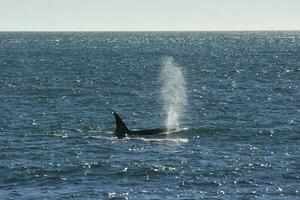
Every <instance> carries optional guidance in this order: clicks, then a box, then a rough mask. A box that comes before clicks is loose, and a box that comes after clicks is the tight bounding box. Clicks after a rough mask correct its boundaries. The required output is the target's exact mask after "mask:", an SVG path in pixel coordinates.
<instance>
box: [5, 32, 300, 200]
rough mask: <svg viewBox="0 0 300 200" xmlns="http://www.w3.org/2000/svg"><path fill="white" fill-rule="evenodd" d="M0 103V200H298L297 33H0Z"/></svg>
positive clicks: (299, 94) (299, 80) (299, 79)
mask: <svg viewBox="0 0 300 200" xmlns="http://www.w3.org/2000/svg"><path fill="white" fill-rule="evenodd" d="M165 56H171V57H173V58H174V61H175V62H176V63H177V64H178V65H180V66H181V67H182V70H183V73H184V76H185V79H186V83H187V91H186V92H187V96H188V103H187V105H186V107H185V113H184V114H183V116H184V118H183V119H182V121H181V127H185V128H188V130H183V131H180V132H177V133H172V134H169V135H162V136H156V137H150V138H149V137H147V138H129V139H123V140H119V139H116V138H115V137H114V136H113V135H112V132H113V130H114V128H115V125H114V119H113V116H112V113H111V112H112V111H117V112H118V113H119V114H120V115H121V116H122V117H123V118H124V120H125V122H126V123H127V125H128V127H129V128H138V127H145V128H146V127H151V128H155V127H161V126H164V120H165V118H166V114H165V113H164V111H163V102H162V98H161V97H160V89H161V85H162V80H160V79H159V76H160V71H161V63H162V60H163V58H164V57H165ZM0 102H1V104H0V111H1V112H0V194H1V196H0V199H228V200H232V199H290V200H295V199H300V125H299V124H300V32H225V33H223V32H199V33H189V32H185V33H168V32H165V33H0Z"/></svg>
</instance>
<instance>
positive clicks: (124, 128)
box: [113, 112, 176, 139]
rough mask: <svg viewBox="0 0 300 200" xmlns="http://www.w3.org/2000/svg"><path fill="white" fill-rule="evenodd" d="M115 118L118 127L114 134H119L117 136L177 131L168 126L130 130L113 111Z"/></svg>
mask: <svg viewBox="0 0 300 200" xmlns="http://www.w3.org/2000/svg"><path fill="white" fill-rule="evenodd" d="M113 114H114V116H115V119H116V129H115V132H114V135H115V136H117V138H119V139H121V138H125V137H126V136H128V135H136V136H139V135H144V136H145V135H159V134H161V133H166V132H170V131H175V130H176V129H175V128H174V129H171V130H168V129H167V128H153V129H139V130H129V129H128V128H127V126H126V125H125V123H124V122H123V120H122V119H121V117H120V116H119V115H118V114H117V113H115V112H113Z"/></svg>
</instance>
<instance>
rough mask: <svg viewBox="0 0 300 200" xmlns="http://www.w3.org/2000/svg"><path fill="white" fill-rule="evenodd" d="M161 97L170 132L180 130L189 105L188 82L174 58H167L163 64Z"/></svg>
mask: <svg viewBox="0 0 300 200" xmlns="http://www.w3.org/2000/svg"><path fill="white" fill-rule="evenodd" d="M160 78H161V80H162V88H161V96H162V99H163V101H164V110H165V112H166V116H167V118H166V120H165V124H166V127H167V129H168V130H172V129H179V126H180V119H181V117H182V114H183V113H184V105H185V104H186V103H187V95H186V82H185V79H184V76H183V73H182V69H181V67H180V66H179V65H178V64H176V63H175V62H174V59H173V58H172V57H166V58H165V59H164V60H163V62H162V71H161V75H160Z"/></svg>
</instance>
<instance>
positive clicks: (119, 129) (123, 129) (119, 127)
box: [113, 112, 129, 137]
mask: <svg viewBox="0 0 300 200" xmlns="http://www.w3.org/2000/svg"><path fill="white" fill-rule="evenodd" d="M113 113H114V115H115V119H116V130H115V135H116V136H117V137H125V136H126V134H127V133H128V132H129V129H128V128H127V126H126V125H125V123H124V122H123V120H122V119H121V117H120V116H119V115H118V114H117V113H115V112H113Z"/></svg>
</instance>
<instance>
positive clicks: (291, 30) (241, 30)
mask: <svg viewBox="0 0 300 200" xmlns="http://www.w3.org/2000/svg"><path fill="white" fill-rule="evenodd" d="M298 31H300V29H232V30H229V29H224V30H222V29H216V30H4V31H2V30H1V31H0V32H298Z"/></svg>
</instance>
